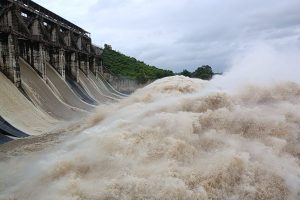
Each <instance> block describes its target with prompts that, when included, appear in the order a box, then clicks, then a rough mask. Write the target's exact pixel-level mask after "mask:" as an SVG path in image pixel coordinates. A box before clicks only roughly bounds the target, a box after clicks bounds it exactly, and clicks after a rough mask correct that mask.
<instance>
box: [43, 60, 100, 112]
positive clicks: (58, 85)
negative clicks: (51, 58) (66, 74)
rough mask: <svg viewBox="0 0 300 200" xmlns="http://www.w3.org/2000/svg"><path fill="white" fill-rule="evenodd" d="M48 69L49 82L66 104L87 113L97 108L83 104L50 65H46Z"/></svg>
mask: <svg viewBox="0 0 300 200" xmlns="http://www.w3.org/2000/svg"><path fill="white" fill-rule="evenodd" d="M46 69H47V78H48V81H50V82H51V84H52V85H53V86H54V87H55V89H56V90H57V91H58V93H59V95H60V96H61V98H62V99H63V100H64V102H65V103H67V104H69V105H70V106H73V107H76V108H80V109H83V110H86V111H91V110H93V109H94V108H95V107H94V106H92V105H90V104H87V103H85V102H83V101H82V100H81V99H80V98H79V97H78V96H77V95H76V94H75V93H74V91H73V90H72V89H71V88H70V86H69V85H68V84H67V83H66V82H65V80H63V79H62V78H61V76H60V75H59V74H58V72H56V70H55V69H54V68H53V67H52V66H51V65H50V64H49V63H46Z"/></svg>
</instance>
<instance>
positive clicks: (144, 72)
mask: <svg viewBox="0 0 300 200" xmlns="http://www.w3.org/2000/svg"><path fill="white" fill-rule="evenodd" d="M102 56H103V64H104V66H105V67H106V68H107V69H108V70H109V71H110V72H111V73H113V74H114V75H116V76H119V77H125V78H129V79H136V80H137V81H138V82H139V83H146V82H148V81H151V80H156V79H159V78H163V77H166V76H172V75H174V73H173V72H172V71H170V70H164V69H159V68H157V67H154V66H150V65H147V64H145V63H144V62H142V61H139V60H137V59H135V58H133V57H129V56H126V55H124V54H122V53H120V52H117V51H114V50H113V49H112V48H111V46H110V45H105V46H104V50H103V54H102Z"/></svg>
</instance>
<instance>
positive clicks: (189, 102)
mask: <svg viewBox="0 0 300 200" xmlns="http://www.w3.org/2000/svg"><path fill="white" fill-rule="evenodd" d="M257 52H258V50H257V51H255V53H252V54H249V55H248V56H246V57H243V58H242V59H241V60H239V61H236V65H239V66H240V67H238V68H236V67H233V70H232V71H231V72H229V73H228V74H225V75H224V77H216V78H215V79H214V80H212V81H210V82H207V81H202V80H198V79H190V78H186V77H181V76H175V77H169V78H164V79H161V80H158V81H156V82H154V83H152V84H150V85H148V86H146V87H145V88H143V89H140V90H138V91H137V92H135V93H134V94H133V95H131V96H130V97H128V98H127V99H124V100H122V101H121V102H119V103H118V104H115V105H110V106H109V107H100V108H99V109H98V111H97V113H96V114H95V115H94V116H93V117H91V118H90V119H89V121H87V122H86V123H89V124H90V128H88V129H86V130H84V131H83V132H82V133H81V134H79V135H77V136H74V137H73V138H72V139H68V140H66V141H65V142H63V143H61V144H59V145H58V146H56V147H53V148H50V149H48V150H46V151H45V152H42V153H36V154H35V153H30V154H29V155H26V156H22V157H16V158H13V159H10V160H6V161H3V162H1V163H0V171H1V174H0V199H30V200H41V199H43V200H53V199H62V200H71V199H76V200H77V199H78V200H79V199H89V200H98V199H170V200H171V199H280V200H281V199H300V166H299V164H300V163H299V161H300V159H299V158H300V139H299V135H300V85H299V82H298V81H297V76H298V77H299V73H298V74H296V72H297V67H298V64H299V63H300V62H298V60H297V59H298V58H297V56H296V54H295V55H290V54H288V55H286V54H282V53H279V52H272V51H271V53H270V51H265V50H262V52H261V53H257ZM266 52H268V53H266ZM256 54H260V55H262V56H263V58H268V56H269V57H270V58H268V59H261V61H257V60H256V59H257V58H256V56H255V55H256ZM274 54H275V56H274ZM271 57H272V59H271ZM253 59H254V60H255V62H254V63H253V62H252V61H253ZM277 61H278V62H277ZM251 62H252V64H255V67H254V68H252V65H250V64H249V63H251ZM283 62H284V63H285V64H289V67H286V68H284V67H283V68H282V69H285V70H286V71H284V70H283V71H282V72H281V73H277V71H278V70H279V69H280V67H282V64H283ZM263 66H264V67H263ZM251 69H252V70H251ZM268 69H269V70H268ZM272 69H274V71H275V72H276V73H273V72H272ZM288 69H291V70H290V71H289V70H288ZM295 69H296V71H294V70H295ZM257 70H261V74H259V73H257ZM298 71H299V70H298ZM247 72H248V74H246V73H247ZM251 72H252V74H251ZM266 72H268V73H269V74H266ZM295 74H296V75H295ZM279 75H280V77H279ZM262 77H268V78H262ZM274 78H276V82H275V81H274ZM245 80H247V82H246V81H245Z"/></svg>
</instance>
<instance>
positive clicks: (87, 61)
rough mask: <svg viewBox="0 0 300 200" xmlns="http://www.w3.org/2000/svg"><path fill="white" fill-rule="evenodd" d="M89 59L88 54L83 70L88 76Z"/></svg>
mask: <svg viewBox="0 0 300 200" xmlns="http://www.w3.org/2000/svg"><path fill="white" fill-rule="evenodd" d="M89 69H90V60H89V55H87V56H86V63H85V71H86V75H87V76H89V72H90V70H89Z"/></svg>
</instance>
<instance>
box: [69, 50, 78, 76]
mask: <svg viewBox="0 0 300 200" xmlns="http://www.w3.org/2000/svg"><path fill="white" fill-rule="evenodd" d="M71 73H72V76H73V78H75V80H76V81H77V82H78V80H79V69H78V61H77V59H76V53H72V54H71Z"/></svg>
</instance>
